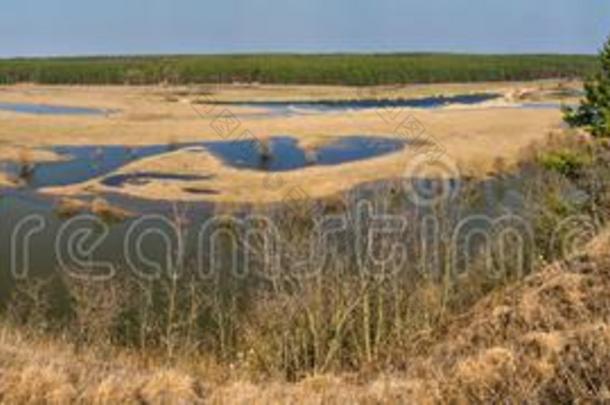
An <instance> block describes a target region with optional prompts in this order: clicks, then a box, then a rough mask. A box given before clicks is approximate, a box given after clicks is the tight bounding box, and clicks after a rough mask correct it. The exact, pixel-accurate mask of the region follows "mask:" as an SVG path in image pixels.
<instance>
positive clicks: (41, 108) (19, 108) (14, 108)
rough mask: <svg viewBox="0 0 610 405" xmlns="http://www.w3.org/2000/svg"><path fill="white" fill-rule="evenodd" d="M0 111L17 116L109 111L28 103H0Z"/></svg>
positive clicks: (108, 112) (94, 113)
mask: <svg viewBox="0 0 610 405" xmlns="http://www.w3.org/2000/svg"><path fill="white" fill-rule="evenodd" d="M0 110H4V111H10V112H15V113H19V114H36V115H108V114H110V113H112V112H113V111H111V110H104V109H98V108H85V107H68V106H61V105H50V104H30V103H2V102H0Z"/></svg>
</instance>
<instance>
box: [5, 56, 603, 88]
mask: <svg viewBox="0 0 610 405" xmlns="http://www.w3.org/2000/svg"><path fill="white" fill-rule="evenodd" d="M597 68H598V59H597V58H596V57H595V56H593V55H591V56H588V55H467V54H381V55H288V54H271V55H207V56H187V55H185V56H137V57H118V56H117V57H83V58H81V57H78V58H32V59H1V60H0V83H1V84H13V83H20V82H33V83H41V84H130V85H144V84H160V83H167V84H194V83H236V82H246V83H255V82H257V83H274V84H331V85H382V84H406V83H438V82H476V81H502V80H533V79H545V78H559V77H567V78H575V77H584V76H588V75H589V74H591V73H593V72H595V70H596V69H597Z"/></svg>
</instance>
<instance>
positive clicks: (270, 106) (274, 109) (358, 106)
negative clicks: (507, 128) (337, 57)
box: [213, 93, 501, 115]
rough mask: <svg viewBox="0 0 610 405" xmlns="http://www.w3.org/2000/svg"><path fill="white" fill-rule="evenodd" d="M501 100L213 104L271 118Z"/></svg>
mask: <svg viewBox="0 0 610 405" xmlns="http://www.w3.org/2000/svg"><path fill="white" fill-rule="evenodd" d="M499 97H501V95H500V94H495V93H478V94H460V95H455V96H434V97H422V98H399V99H362V100H320V101H234V102H233V101H229V102H224V101H218V102H215V103H213V104H217V105H230V106H237V107H254V108H264V109H265V110H267V111H269V113H271V114H274V115H298V114H306V113H319V112H345V111H358V110H368V109H376V108H425V109H431V108H440V107H446V106H448V105H475V104H481V103H484V102H486V101H491V100H494V99H497V98H499Z"/></svg>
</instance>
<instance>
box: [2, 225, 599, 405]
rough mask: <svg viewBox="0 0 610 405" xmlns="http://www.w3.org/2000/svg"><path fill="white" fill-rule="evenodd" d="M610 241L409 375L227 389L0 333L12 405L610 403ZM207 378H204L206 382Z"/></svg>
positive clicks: (496, 299)
mask: <svg viewBox="0 0 610 405" xmlns="http://www.w3.org/2000/svg"><path fill="white" fill-rule="evenodd" d="M609 235H610V233H608V232H606V233H604V234H603V235H602V236H600V237H599V238H597V239H596V240H595V241H594V242H593V243H591V245H590V246H589V247H588V248H587V249H586V250H585V251H583V254H582V255H580V256H579V257H577V258H575V259H574V260H572V261H570V262H569V263H568V262H560V263H556V264H553V265H551V266H548V267H547V268H546V269H544V270H543V271H540V272H539V273H537V274H534V275H532V276H529V277H527V278H526V279H525V280H523V281H521V282H517V283H516V284H514V285H513V286H510V287H507V288H505V289H503V290H501V291H495V292H493V293H491V294H490V295H489V296H487V297H485V298H484V299H483V300H481V301H480V302H478V303H477V304H476V305H475V306H474V307H473V308H472V309H471V310H469V311H467V312H466V313H463V314H461V315H460V316H457V317H455V318H453V319H450V320H449V321H448V322H447V323H446V324H445V325H444V326H442V327H440V328H437V329H435V330H434V331H433V332H432V333H427V334H424V335H422V336H423V338H422V340H420V341H419V342H418V344H417V346H418V351H419V354H418V355H415V356H413V357H412V359H411V361H410V362H409V365H408V367H407V368H406V369H405V370H404V371H402V372H389V373H388V374H379V373H375V374H367V373H365V374H354V375H345V374H344V375H335V376H333V375H318V376H310V377H307V378H305V379H303V380H302V381H300V382H298V383H294V384H289V383H285V382H281V381H280V380H275V381H274V380H271V381H266V382H260V383H256V382H248V381H246V380H242V379H240V378H235V377H233V378H230V380H229V381H225V382H219V381H218V379H217V378H214V376H213V375H211V374H209V373H213V372H214V369H213V368H205V371H202V370H203V369H201V368H200V369H198V368H197V366H196V365H195V364H193V361H194V360H193V359H191V361H190V364H189V361H188V359H183V361H178V362H177V363H174V365H167V364H165V363H164V362H163V361H160V360H159V358H156V357H154V356H149V357H146V358H143V357H141V355H137V354H134V353H131V352H129V351H116V350H112V349H109V348H106V349H104V348H103V347H101V346H92V347H89V348H82V347H81V348H77V347H75V346H73V345H71V344H68V343H66V342H65V341H63V340H61V339H59V340H58V339H49V338H48V337H40V336H39V335H36V334H29V333H25V332H19V331H18V330H17V329H14V328H12V327H8V326H3V327H2V329H0V371H1V372H0V397H1V398H2V400H3V402H10V403H31V402H39V403H69V402H73V403H99V404H102V403H117V402H126V403H132V402H134V403H135V402H144V403H202V402H206V403H215V404H216V403H217V404H225V403H231V404H250V403H254V404H267V403H304V404H323V403H363V404H376V403H469V402H503V403H506V402H513V403H523V402H530V403H540V402H546V403H556V402H572V401H586V402H590V401H593V402H597V403H601V402H603V401H608V400H610V390H609V383H610V323H609V322H608V319H610V254H609V253H608V252H609V251H610V249H609V248H610V237H609ZM197 370H199V371H197Z"/></svg>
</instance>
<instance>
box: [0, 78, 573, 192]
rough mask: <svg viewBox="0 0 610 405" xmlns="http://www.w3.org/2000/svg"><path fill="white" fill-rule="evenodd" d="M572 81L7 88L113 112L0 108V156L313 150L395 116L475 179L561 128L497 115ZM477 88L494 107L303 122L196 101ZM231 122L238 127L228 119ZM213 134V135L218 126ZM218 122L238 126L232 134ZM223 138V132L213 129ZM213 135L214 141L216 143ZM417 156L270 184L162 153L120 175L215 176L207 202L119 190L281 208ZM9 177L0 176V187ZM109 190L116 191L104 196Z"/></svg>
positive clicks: (200, 157) (393, 127)
mask: <svg viewBox="0 0 610 405" xmlns="http://www.w3.org/2000/svg"><path fill="white" fill-rule="evenodd" d="M579 86H580V83H577V82H568V83H564V82H559V81H540V82H528V83H522V82H515V83H477V84H443V85H411V86H384V87H375V88H351V87H332V86H224V87H221V88H218V87H216V86H198V87H193V88H186V87H88V86H38V85H17V86H11V87H3V88H0V102H14V103H36V104H53V105H65V106H75V107H94V108H102V109H110V110H116V112H114V113H109V114H107V115H101V116H37V115H27V114H16V113H10V112H6V111H0V159H3V160H7V159H9V160H16V161H19V160H23V159H24V156H25V157H26V158H27V159H28V160H30V161H33V162H42V161H52V160H54V159H57V156H54V154H53V153H51V152H48V151H44V150H41V148H44V147H49V146H53V145H148V144H168V145H172V144H177V143H185V142H197V141H203V140H223V139H224V140H231V139H238V138H239V137H240V136H242V135H243V134H244V131H247V134H250V135H249V136H255V137H256V138H258V139H265V138H268V137H270V136H273V135H290V136H293V137H295V138H297V139H298V140H299V142H300V144H301V145H302V146H304V147H310V148H315V146H316V145H318V144H320V143H323V142H327V141H328V140H329V139H330V138H331V137H339V136H345V135H367V136H384V137H402V136H404V131H402V132H401V130H400V129H399V128H400V123H401V121H402V120H403V119H405V117H412V118H414V119H416V120H417V121H419V123H421V125H422V126H423V128H424V130H425V133H424V134H425V136H424V139H425V140H427V141H430V140H433V141H432V143H434V144H436V145H437V146H440V147H441V148H442V149H443V150H444V151H445V152H446V155H447V156H449V157H450V159H451V161H452V162H454V163H455V164H456V165H458V166H459V167H460V169H461V171H462V172H463V173H467V174H468V175H475V176H477V175H478V176H485V175H486V174H487V173H488V172H489V171H490V170H492V169H493V168H494V165H495V163H496V162H497V161H498V160H499V159H501V160H502V161H503V162H504V163H505V164H507V165H510V163H511V162H512V161H513V159H514V157H515V156H516V155H517V153H518V152H519V151H521V150H522V149H523V148H525V147H527V146H528V145H530V144H532V143H534V142H537V141H542V140H543V139H544V138H545V137H546V136H547V135H548V133H549V132H551V131H554V130H557V129H559V128H560V127H561V124H562V120H561V112H560V111H559V109H518V108H497V107H508V106H514V105H515V104H517V103H520V102H525V101H532V102H538V101H544V102H549V101H553V102H557V101H568V102H572V101H574V100H573V99H564V98H560V96H559V95H558V94H560V91H561V90H563V89H566V88H578V87H579ZM477 92H498V93H501V94H503V95H504V97H503V98H502V99H501V100H499V101H492V102H489V104H487V105H479V106H471V107H447V108H441V109H436V110H421V109H417V110H416V109H412V110H409V109H400V110H394V111H388V110H384V109H379V110H367V111H359V112H349V113H341V114H338V113H328V114H312V115H303V116H264V115H260V114H256V113H260V110H259V109H253V108H245V107H236V106H228V107H225V106H210V105H206V104H205V103H206V101H207V100H210V99H213V100H218V101H221V100H224V101H236V100H241V101H244V100H247V101H252V100H319V99H353V98H359V97H360V98H361V97H379V98H381V97H383V98H396V97H422V96H429V95H438V94H443V95H452V94H464V93H477ZM219 114H224V116H226V115H227V114H232V116H233V120H232V121H231V122H230V123H228V122H219V121H218V120H217V117H218V115H219ZM235 117H236V119H237V120H238V121H235ZM219 125H220V128H221V131H220V132H219V130H218V128H219ZM222 125H225V126H233V125H234V126H236V129H235V131H234V132H231V133H229V132H230V131H228V130H227V131H225V130H224V129H222V128H225V127H223V126H222ZM223 131H224V133H223ZM221 135H222V136H221ZM416 153H418V151H417V150H415V149H414V148H409V147H407V148H405V149H404V150H403V151H401V152H397V153H394V154H390V155H386V156H383V157H378V158H373V159H369V160H365V161H360V162H352V163H347V164H342V165H338V166H331V167H308V168H304V169H302V170H297V171H291V172H285V173H282V174H278V175H274V176H275V177H276V179H275V180H274V184H281V187H272V188H270V187H268V181H267V180H268V174H265V173H263V172H257V171H251V170H237V169H233V168H230V167H226V166H225V165H223V164H222V162H220V161H219V160H218V159H216V158H214V157H213V156H211V155H207V156H206V154H205V153H201V154H197V155H194V154H189V153H185V152H183V151H176V152H168V153H167V154H162V155H159V156H156V157H153V158H149V159H144V160H141V161H135V162H133V163H132V164H130V165H128V166H127V167H124V168H121V169H120V171H121V172H124V173H128V172H137V171H151V170H154V171H159V172H169V173H180V174H201V173H203V174H214V175H216V177H215V178H214V179H213V180H207V181H204V182H201V183H198V182H197V181H194V182H189V186H192V187H193V188H197V187H202V188H203V187H205V188H212V189H214V190H217V191H218V192H219V193H218V194H215V195H201V194H191V193H187V192H184V191H183V190H182V188H181V187H180V185H179V184H177V182H175V181H174V182H172V181H166V180H155V181H152V182H151V183H150V184H147V185H145V186H138V187H132V186H131V185H128V186H125V187H123V188H121V192H122V193H126V194H129V195H133V196H138V197H143V198H152V199H168V198H170V199H173V200H209V201H218V202H219V201H222V202H247V203H267V202H274V201H280V200H282V199H283V198H285V196H286V194H287V193H289V192H290V190H292V189H294V188H296V187H298V189H299V193H300V194H301V195H303V196H308V197H312V198H317V197H324V196H328V195H332V194H334V193H337V192H339V191H344V190H347V189H350V188H352V187H354V186H356V185H358V184H361V183H363V182H369V181H375V180H380V179H386V178H394V177H397V176H401V175H403V173H404V171H405V167H406V166H407V163H408V162H409V161H410V160H411V159H412V158H413V156H414V155H415V154H416ZM7 183H9V180H8V179H7V178H6V177H5V176H0V185H1V184H7ZM43 191H45V192H49V193H54V194H66V195H76V194H83V193H99V192H104V191H110V190H109V189H108V188H106V187H104V186H103V185H101V184H100V183H99V182H98V181H96V180H92V181H89V182H87V183H85V184H78V185H72V186H68V187H61V188H54V189H47V190H43ZM112 191H116V189H113V190H112Z"/></svg>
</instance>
